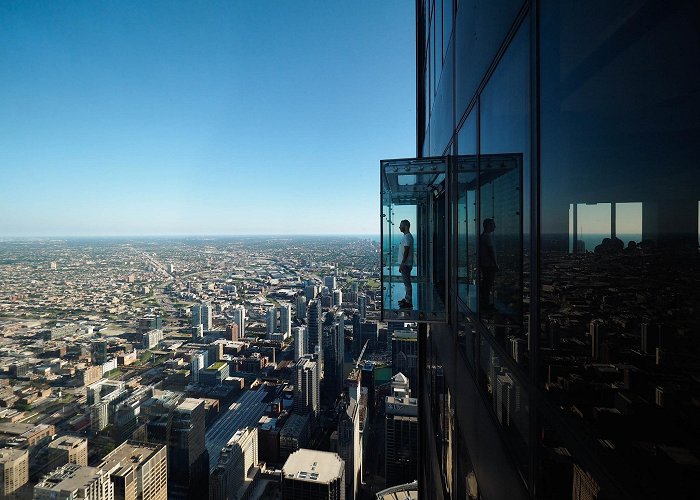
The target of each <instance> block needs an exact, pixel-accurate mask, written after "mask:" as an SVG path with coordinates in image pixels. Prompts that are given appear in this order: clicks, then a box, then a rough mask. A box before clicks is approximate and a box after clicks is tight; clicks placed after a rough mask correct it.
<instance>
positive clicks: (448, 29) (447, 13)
mask: <svg viewBox="0 0 700 500" xmlns="http://www.w3.org/2000/svg"><path fill="white" fill-rule="evenodd" d="M452 2H453V0H444V1H443V2H442V18H443V20H442V49H443V57H447V48H448V47H449V46H450V37H451V36H452Z"/></svg>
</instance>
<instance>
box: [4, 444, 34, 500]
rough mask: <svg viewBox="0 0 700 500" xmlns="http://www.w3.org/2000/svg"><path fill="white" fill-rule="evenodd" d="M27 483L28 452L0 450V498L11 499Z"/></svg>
mask: <svg viewBox="0 0 700 500" xmlns="http://www.w3.org/2000/svg"><path fill="white" fill-rule="evenodd" d="M27 481H29V451H28V450H21V449H18V448H0V498H12V497H13V495H15V494H19V493H20V491H21V490H22V489H24V488H25V487H26V484H27Z"/></svg>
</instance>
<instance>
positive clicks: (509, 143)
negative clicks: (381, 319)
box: [382, 0, 700, 499]
mask: <svg viewBox="0 0 700 500" xmlns="http://www.w3.org/2000/svg"><path fill="white" fill-rule="evenodd" d="M699 22H700V11H699V10H698V9H697V6H696V5H695V4H694V3H693V2H661V1H659V0H650V1H645V2H642V1H640V2H625V3H619V2H602V1H596V2H586V3H585V5H584V4H582V3H580V2H573V1H558V0H528V1H523V0H506V1H503V2H497V3H494V2H484V1H479V0H463V1H460V2H456V1H453V0H418V1H417V2H416V45H417V53H416V67H417V74H416V85H417V100H416V109H417V114H416V142H417V151H416V156H417V159H423V163H414V164H413V166H411V165H409V163H408V161H406V162H404V164H403V165H405V166H406V167H408V168H409V170H410V169H411V168H414V167H415V169H416V171H415V172H416V173H417V174H420V168H424V169H427V170H425V171H428V170H430V171H433V172H436V174H435V175H432V176H429V175H416V176H415V178H414V180H413V181H412V182H415V183H416V184H415V186H414V188H415V189H414V191H415V190H418V189H423V190H424V193H425V200H427V203H425V204H419V203H417V202H416V203H414V204H413V205H410V204H408V205H407V204H406V202H405V201H402V200H401V199H400V196H399V194H396V195H395V194H394V193H395V192H396V193H398V191H399V188H400V187H401V182H399V183H396V182H394V181H395V180H396V176H395V174H394V173H392V170H391V168H394V167H398V166H399V165H401V163H400V162H395V163H391V162H389V163H386V164H383V168H384V167H386V168H384V170H383V172H382V175H383V176H384V187H383V194H382V196H383V199H389V200H390V201H389V202H388V203H389V204H393V205H395V207H394V208H396V207H397V208H396V210H394V209H393V208H392V210H391V212H389V211H387V210H385V212H384V215H385V223H384V227H385V228H386V230H388V228H389V226H388V224H387V223H386V219H387V217H396V218H397V219H398V218H401V219H409V220H410V221H411V231H412V233H413V234H414V235H415V238H416V257H417V262H416V266H415V267H414V270H413V272H414V274H415V276H416V277H415V278H413V280H414V282H415V285H414V293H416V300H415V301H414V307H415V310H413V311H410V313H407V312H403V313H402V312H401V311H398V310H397V311H394V308H396V306H395V305H393V304H392V303H391V300H387V299H391V297H388V296H385V298H384V303H383V309H385V310H387V311H386V313H387V315H389V316H391V317H392V318H396V319H401V316H402V314H403V316H408V317H410V319H417V320H419V321H421V323H420V326H419V336H418V337H419V338H418V342H419V367H418V373H419V377H418V378H419V380H418V384H419V390H418V395H419V415H418V420H419V423H420V430H421V432H420V441H419V446H420V457H421V460H420V464H419V478H418V479H419V481H418V484H419V488H420V490H421V491H420V497H421V498H438V499H440V498H481V497H482V496H483V498H489V499H498V498H503V499H505V498H508V499H518V498H523V499H524V498H538V499H539V498H542V499H549V498H552V499H554V498H557V499H558V498H573V499H579V498H598V499H602V498H671V497H673V498H691V497H692V496H693V495H694V494H695V492H697V489H698V480H699V478H700V474H698V472H699V471H700V469H699V467H700V459H699V457H698V453H697V450H698V449H700V447H699V446H698V444H700V443H699V442H698V436H699V435H700V434H699V433H698V432H697V428H698V427H697V416H694V415H696V413H695V412H694V411H688V409H689V408H691V407H692V406H693V403H692V401H697V398H698V386H697V384H695V383H694V382H693V377H694V376H693V374H694V373H697V371H698V368H699V367H700V363H699V362H698V359H699V358H698V356H697V354H698V352H699V351H700V340H698V339H699V338H700V337H698V336H697V335H695V334H690V332H697V331H698V326H699V325H700V318H699V310H698V308H697V304H698V303H700V296H699V293H700V287H698V286H696V284H697V282H698V279H699V275H700V262H699V260H698V259H699V253H698V211H699V200H700V168H699V167H698V159H699V158H700V141H698V140H697V138H698V137H700V121H698V119H697V117H698V116H700V92H698V88H700V66H698V65H697V64H696V63H695V61H697V60H699V59H700V38H699V37H698V30H697V26H698V23H699ZM429 158H430V159H432V160H431V161H428V159H429ZM396 172H398V168H397V171H396ZM396 175H398V174H396ZM391 176H394V177H391ZM392 179H394V180H392ZM392 182H393V184H392ZM420 183H423V184H422V185H418V184H420ZM392 186H393V187H392ZM392 189H393V191H392ZM404 191H405V190H404ZM412 203H413V202H412ZM402 204H403V206H400V205H402ZM385 205H386V203H385ZM393 205H392V206H393ZM387 206H388V205H387ZM427 235H430V237H426V236H427ZM387 245H390V243H389V242H388V241H387ZM387 248H389V249H390V248H391V247H390V246H387ZM396 283H397V288H398V290H402V288H399V287H400V286H401V284H400V282H399V281H398V280H396ZM693 283H695V285H693ZM429 287H432V289H431V290H428V288H429ZM662 290H663V292H661V291H662ZM428 321H430V324H428V323H427V322H428ZM669 394H673V396H672V397H671V398H669V397H668V396H669Z"/></svg>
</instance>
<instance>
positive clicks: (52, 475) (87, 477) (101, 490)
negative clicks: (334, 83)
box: [34, 464, 115, 500]
mask: <svg viewBox="0 0 700 500" xmlns="http://www.w3.org/2000/svg"><path fill="white" fill-rule="evenodd" d="M34 499H35V500H74V499H81V500H114V499H115V496H114V485H113V484H112V482H111V481H110V479H109V474H108V473H107V472H104V471H103V470H101V469H99V468H97V467H86V466H84V465H76V464H66V465H63V466H61V467H59V468H58V469H54V470H53V471H51V472H49V473H48V474H46V475H45V476H44V477H43V478H41V481H39V482H38V483H37V484H36V486H34Z"/></svg>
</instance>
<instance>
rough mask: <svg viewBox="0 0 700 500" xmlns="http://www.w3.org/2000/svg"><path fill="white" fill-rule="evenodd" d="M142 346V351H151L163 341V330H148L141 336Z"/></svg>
mask: <svg viewBox="0 0 700 500" xmlns="http://www.w3.org/2000/svg"><path fill="white" fill-rule="evenodd" d="M142 338H143V342H142V346H143V348H144V349H153V348H154V347H157V346H158V344H160V342H161V341H162V340H163V330H150V331H148V332H146V333H144V334H143V336H142Z"/></svg>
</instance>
